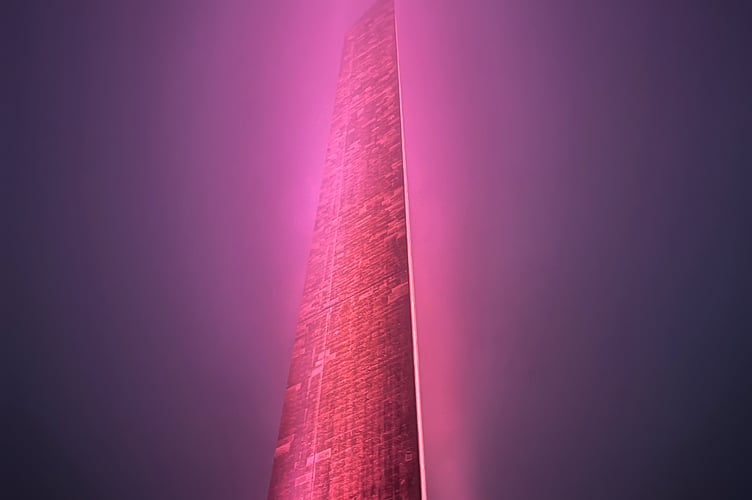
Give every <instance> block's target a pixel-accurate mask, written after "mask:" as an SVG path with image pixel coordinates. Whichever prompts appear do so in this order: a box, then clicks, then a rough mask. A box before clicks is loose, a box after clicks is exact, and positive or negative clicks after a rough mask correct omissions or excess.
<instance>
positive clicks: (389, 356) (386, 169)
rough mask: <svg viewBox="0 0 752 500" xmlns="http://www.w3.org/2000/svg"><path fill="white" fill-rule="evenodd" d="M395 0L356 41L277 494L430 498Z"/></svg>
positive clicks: (347, 57) (312, 265)
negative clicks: (421, 432) (422, 447)
mask: <svg viewBox="0 0 752 500" xmlns="http://www.w3.org/2000/svg"><path fill="white" fill-rule="evenodd" d="M410 293H411V292H410V286H409V272H408V248H407V230H406V210H405V192H404V182H403V158H402V137H401V117H400V101H399V82H398V76H397V48H396V41H395V26H394V10H393V3H392V1H391V0H387V1H380V2H378V3H377V4H376V5H375V6H374V7H372V8H371V10H369V11H368V12H367V13H366V14H365V15H364V16H363V17H362V18H361V19H360V20H359V21H358V22H357V23H356V25H355V26H354V27H353V28H352V30H351V31H350V32H349V33H348V35H347V36H346V38H345V44H344V49H343V55H342V65H341V70H340V75H339V80H338V85H337V94H336V100H335V108H334V116H333V118H332V127H331V132H330V137H329V148H328V151H327V156H326V164H325V167H324V179H323V182H322V187H321V195H320V201H319V206H318V212H317V216H316V225H315V229H314V237H313V244H312V248H311V253H310V256H309V260H308V274H307V277H306V280H305V288H304V292H303V300H302V303H301V308H300V316H299V320H298V325H297V330H296V334H295V343H294V347H293V352H292V361H291V365H290V374H289V378H288V385H287V391H286V395H285V402H284V408H283V412H282V421H281V424H280V431H279V440H278V443H277V448H276V450H275V457H274V467H273V473H272V481H271V487H270V490H269V498H273V499H296V500H297V499H308V498H312V499H324V498H330V499H351V498H389V499H391V498H394V499H418V498H420V497H421V487H420V483H421V477H420V475H421V468H420V465H419V460H420V457H419V437H418V414H417V405H416V391H415V373H414V364H413V332H412V326H411V305H410Z"/></svg>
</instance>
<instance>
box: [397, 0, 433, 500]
mask: <svg viewBox="0 0 752 500" xmlns="http://www.w3.org/2000/svg"><path fill="white" fill-rule="evenodd" d="M392 6H393V9H394V45H395V51H396V54H397V94H398V96H399V109H400V135H401V137H400V143H401V144H402V184H403V192H404V194H405V226H406V231H407V271H408V281H409V282H410V285H409V286H410V323H411V327H412V334H413V368H414V373H415V405H416V409H417V414H418V459H419V461H420V495H421V498H422V499H423V500H426V499H427V498H428V497H427V493H426V460H425V453H424V451H423V412H422V410H421V404H420V367H419V365H420V364H419V362H418V331H417V319H416V317H415V279H414V272H413V255H412V245H411V238H410V202H409V197H408V195H407V191H408V189H407V161H406V157H405V117H404V112H403V109H402V79H401V77H400V62H399V39H398V36H397V6H396V2H393V3H392Z"/></svg>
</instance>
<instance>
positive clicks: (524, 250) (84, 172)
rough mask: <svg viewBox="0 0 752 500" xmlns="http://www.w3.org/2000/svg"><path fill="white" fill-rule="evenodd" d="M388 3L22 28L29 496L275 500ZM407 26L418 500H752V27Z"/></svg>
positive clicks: (19, 375)
mask: <svg viewBox="0 0 752 500" xmlns="http://www.w3.org/2000/svg"><path fill="white" fill-rule="evenodd" d="M370 3H371V1H370V0H350V1H347V0H321V1H318V0H316V1H314V0H274V1H265V2H261V1H256V0H251V1H239V0H238V1H230V0H214V1H208V0H207V1H205V2H197V1H193V0H187V1H177V0H151V1H133V0H129V1H125V0H123V1H115V0H113V1H109V2H101V1H94V0H92V1H69V2H53V1H47V2H42V1H31V0H30V1H24V2H20V1H19V2H15V3H14V2H11V4H9V5H5V6H4V7H3V11H4V12H3V20H4V21H6V23H7V24H8V26H9V29H4V30H3V35H2V36H3V37H4V38H6V39H7V40H6V41H5V42H4V46H5V47H6V48H7V50H6V53H4V54H3V58H4V60H5V61H6V63H8V64H5V65H4V66H5V67H6V68H10V71H8V72H7V73H6V72H4V75H5V76H6V78H5V81H6V85H7V87H6V88H7V90H6V91H5V92H4V96H5V97H6V99H7V101H8V102H7V103H6V104H4V105H3V113H2V114H3V115H4V117H6V118H9V121H10V123H9V125H8V126H7V127H5V130H6V132H7V133H6V134H5V136H6V139H8V141H7V145H4V146H3V154H4V156H5V157H7V160H4V161H3V164H4V165H3V167H4V168H3V177H2V179H3V182H2V184H3V187H4V191H6V190H7V194H5V198H6V202H9V205H10V206H9V208H8V209H6V214H7V215H8V224H9V227H8V230H7V231H6V233H5V234H6V235H7V237H6V238H3V242H4V244H3V247H4V249H5V251H6V252H8V255H7V257H6V260H7V261H8V262H9V264H10V265H9V273H8V275H7V278H6V279H4V280H3V281H4V282H5V284H6V287H7V290H6V296H7V300H5V301H4V302H5V303H6V308H7V310H8V313H9V314H8V315H7V317H8V319H9V321H8V326H7V327H6V328H3V330H4V333H5V335H4V337H5V341H4V342H3V344H4V345H6V346H8V348H4V349H3V353H4V354H5V356H6V357H7V358H8V360H7V362H6V363H5V365H6V367H7V368H8V369H9V376H6V377H4V379H5V383H6V385H7V387H6V389H7V390H4V392H6V393H7V394H8V395H9V396H10V397H9V403H10V404H9V409H10V416H11V422H10V424H9V425H6V426H5V429H6V431H8V438H7V439H6V440H5V441H4V442H5V443H6V444H7V445H8V446H6V445H4V446H3V448H4V449H6V450H8V452H9V453H8V454H9V458H10V462H11V468H10V470H9V473H10V478H11V480H12V488H13V489H14V491H15V494H13V495H11V496H10V497H9V498H51V499H53V498H54V499H59V498H78V499H89V498H92V499H116V500H119V499H168V498H176V499H177V498H179V499H185V500H193V499H197V500H198V499H213V500H225V499H226V500H232V499H262V498H265V496H266V490H267V486H268V481H269V478H270V474H271V465H272V458H273V452H274V446H275V440H276V433H277V428H278V421H279V416H280V413H281V409H282V398H283V393H284V387H285V380H286V377H287V369H288V363H289V356H290V352H291V348H292V338H293V333H294V326H295V322H296V315H297V309H298V305H299V302H300V299H301V293H302V286H303V277H304V272H305V261H306V257H307V253H308V248H309V245H310V241H311V236H312V229H313V219H314V210H315V205H316V200H317V196H318V187H319V182H320V177H321V170H322V166H323V158H324V152H325V148H326V141H327V134H328V126H329V118H330V115H331V112H332V106H333V101H334V90H335V84H336V78H337V73H338V69H339V61H340V55H341V52H340V51H341V47H342V40H343V36H344V33H345V31H346V30H347V29H348V27H349V26H350V25H351V24H352V22H353V21H354V20H355V19H356V18H357V17H359V15H360V14H361V13H362V12H363V11H364V10H365V9H366V8H367V7H368V6H369V5H370ZM397 16H398V19H397V23H398V36H399V43H400V60H401V64H402V66H401V72H402V84H403V102H404V115H405V134H406V139H405V144H406V156H407V158H406V161H407V169H408V177H409V183H410V184H409V188H410V201H411V209H412V213H411V214H410V215H411V220H412V233H413V241H412V245H413V255H414V265H415V285H416V301H417V323H418V335H419V338H420V359H421V380H422V395H423V414H424V430H425V434H424V439H425V446H426V463H427V483H428V493H429V497H430V498H431V500H485V499H490V500H495V499H500V500H504V499H511V500H546V499H557V500H569V499H572V500H575V499H576V500H580V499H596V500H601V499H614V500H621V499H623V500H633V499H732V500H733V499H749V498H752V465H751V464H752V428H751V424H750V422H752V404H750V403H751V402H750V399H752V317H751V315H752V196H751V195H750V188H751V187H752V90H751V89H752V63H750V61H751V60H752V59H751V56H750V47H752V30H751V29H750V26H752V4H750V3H749V2H743V1H739V2H722V1H718V2H713V1H706V2H701V1H690V0H685V1H647V0H640V1H631V2H606V1H602V0H599V1H596V0H589V1H588V0H568V1H561V0H541V1H537V2H530V1H523V0H430V1H429V0H404V1H403V0H397ZM8 167H9V168H8Z"/></svg>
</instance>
